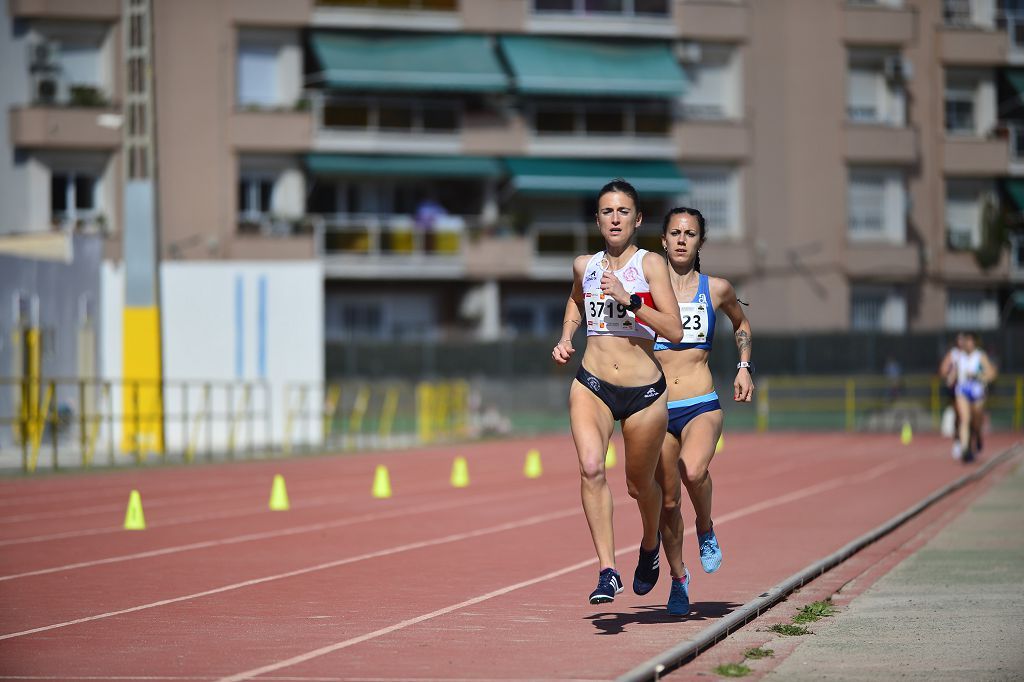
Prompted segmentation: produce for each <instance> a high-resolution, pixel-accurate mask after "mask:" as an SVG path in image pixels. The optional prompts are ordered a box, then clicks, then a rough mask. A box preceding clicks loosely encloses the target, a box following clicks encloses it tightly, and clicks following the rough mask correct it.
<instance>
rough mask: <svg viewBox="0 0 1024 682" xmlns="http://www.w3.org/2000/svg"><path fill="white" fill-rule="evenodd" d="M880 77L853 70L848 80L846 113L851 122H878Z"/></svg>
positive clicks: (868, 72) (869, 72) (865, 71)
mask: <svg viewBox="0 0 1024 682" xmlns="http://www.w3.org/2000/svg"><path fill="white" fill-rule="evenodd" d="M879 81H880V79H879V75H878V73H877V72H875V71H869V70H866V69H851V70H850V73H849V77H848V79H847V105H846V112H847V116H849V118H850V120H851V121H855V122H858V123H861V122H873V121H877V120H878V118H879V116H878V114H879V112H878V91H879V88H880V82H879Z"/></svg>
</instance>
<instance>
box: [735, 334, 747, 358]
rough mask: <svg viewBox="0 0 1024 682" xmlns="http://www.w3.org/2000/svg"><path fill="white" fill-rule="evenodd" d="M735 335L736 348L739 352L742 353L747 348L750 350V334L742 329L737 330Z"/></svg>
mask: <svg viewBox="0 0 1024 682" xmlns="http://www.w3.org/2000/svg"><path fill="white" fill-rule="evenodd" d="M735 336H736V349H737V350H738V351H739V352H741V353H742V352H743V351H745V350H750V334H748V333H747V332H745V331H744V330H742V329H741V330H739V331H738V332H736V334H735Z"/></svg>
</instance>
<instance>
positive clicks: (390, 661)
mask: <svg viewBox="0 0 1024 682" xmlns="http://www.w3.org/2000/svg"><path fill="white" fill-rule="evenodd" d="M1013 442H1015V440H1014V437H1013V436H1011V435H1008V434H1007V435H999V434H996V435H993V436H991V437H990V438H989V442H988V443H987V452H988V453H989V454H995V453H997V452H999V451H1001V450H1003V449H1005V448H1006V447H1008V446H1010V445H1011V444H1012V443H1013ZM618 446H619V452H620V453H621V452H622V450H621V442H619V443H618ZM534 447H536V448H538V449H539V450H540V452H541V455H542V460H543V466H544V473H543V476H541V477H540V478H539V479H533V480H530V479H526V478H525V477H524V476H523V463H524V458H525V454H526V451H527V450H528V449H529V448H534ZM458 455H461V456H464V457H466V459H467V461H468V464H469V475H470V485H469V486H468V487H466V488H461V489H455V488H452V487H451V486H450V484H449V474H450V471H451V465H452V461H453V459H454V457H455V456H458ZM620 458H621V455H620ZM377 464H385V465H387V467H388V469H389V471H390V474H391V484H392V488H393V492H394V495H393V497H392V498H390V499H387V500H377V499H373V498H372V496H371V495H370V490H371V484H372V480H373V472H374V468H375V467H376V465H377ZM965 470H966V467H965V466H964V465H961V464H958V463H956V462H954V461H953V460H952V459H951V458H950V456H949V442H948V441H947V440H945V439H939V438H938V437H929V436H918V437H917V438H915V440H914V442H913V444H912V445H910V446H906V447H905V446H902V445H900V443H899V439H898V437H895V436H892V435H844V434H793V433H785V434H783V433H773V434H767V435H756V434H727V436H726V440H725V447H724V449H723V451H722V453H721V454H719V456H718V457H716V459H715V462H714V463H713V465H712V473H713V475H714V480H715V526H716V530H717V532H718V536H719V539H720V541H721V543H722V548H723V552H724V556H725V560H724V563H723V565H722V568H721V570H719V572H718V573H716V574H714V575H713V576H708V575H706V574H704V573H703V572H702V571H701V569H700V564H699V560H698V558H697V554H696V549H695V544H694V542H693V539H692V538H693V536H692V511H691V512H690V513H687V514H685V516H684V518H685V519H686V522H687V524H688V525H687V529H688V532H689V535H688V536H687V542H686V546H685V550H684V551H685V559H686V561H687V564H688V566H690V571H691V574H692V576H693V578H692V583H691V601H692V602H693V612H691V614H690V616H689V617H687V618H684V619H678V618H672V617H669V616H668V615H667V614H666V612H665V610H664V600H665V599H666V598H667V594H668V581H667V578H666V577H665V576H663V577H662V580H661V582H660V583H659V585H658V586H657V588H656V589H655V590H654V591H653V592H652V593H651V594H649V595H647V596H645V597H637V596H635V595H633V594H632V593H631V592H630V590H629V587H628V585H629V584H630V583H631V576H632V570H633V567H634V562H635V555H636V549H637V541H638V539H639V534H640V532H639V528H640V522H639V517H638V513H637V511H636V507H635V504H634V503H633V501H632V500H630V499H629V498H628V496H627V495H626V493H625V481H624V478H623V474H622V465H621V462H620V464H619V465H618V467H616V468H614V469H612V470H611V471H610V472H609V477H610V480H611V485H612V487H613V491H614V493H615V496H616V510H617V514H616V518H615V521H616V537H617V539H618V551H619V554H618V556H619V560H620V565H619V568H620V570H621V571H622V573H623V575H624V578H625V582H626V583H627V588H626V591H625V592H623V594H622V595H620V597H619V598H618V599H616V601H615V602H614V603H612V604H607V605H603V606H600V607H595V606H591V605H590V604H588V603H587V595H588V594H589V593H590V591H591V590H592V589H593V587H594V584H595V583H596V575H597V571H596V562H595V559H594V552H593V547H592V545H591V541H590V535H589V532H588V530H587V526H586V521H585V519H584V516H583V512H582V510H581V507H580V504H579V483H578V481H579V477H578V473H577V465H576V457H575V452H574V450H573V448H572V444H571V441H570V439H569V438H568V437H567V436H546V437H539V438H535V439H531V440H513V441H503V442H487V443H476V444H465V445H457V446H446V447H437V448H431V449H424V450H418V451H415V452H399V453H374V454H367V455H358V456H337V457H315V458H305V459H292V460H284V461H273V462H246V463H235V464H220V465H205V466H195V467H191V468H174V469H170V468H168V469H143V470H132V471H118V472H107V473H97V472H93V473H90V474H87V475H71V476H69V475H61V476H51V477H45V478H38V479H19V480H7V481H3V482H2V483H0V604H2V611H0V613H2V615H0V678H2V679H26V680H27V679H33V680H75V679H93V680H102V679H111V680H114V679H119V680H126V679H131V680H136V679H145V678H150V679H161V680H243V679H263V680H271V679H277V680H283V679H287V680H295V681H299V682H301V681H303V680H308V681H309V682H312V681H313V680H354V679H359V680H380V679H412V680H440V679H444V680H447V679H475V680H527V679H528V680H541V679H558V680H607V679H614V678H615V677H616V676H618V675H620V674H622V673H624V672H626V671H628V670H630V669H632V668H633V667H634V666H636V665H637V664H639V663H641V662H643V661H645V660H647V659H649V658H651V657H653V656H654V655H656V654H658V653H659V652H661V651H664V650H666V649H669V648H671V647H672V646H674V645H675V644H677V643H679V642H680V641H683V640H686V639H689V638H691V637H693V636H694V635H695V634H696V633H697V632H698V631H700V630H701V629H703V628H704V627H707V626H708V625H710V624H712V623H713V622H714V621H715V620H716V619H719V618H721V617H723V616H724V615H726V614H728V613H729V612H730V611H731V610H732V609H734V608H735V607H736V606H738V605H740V604H743V603H745V602H747V601H749V600H750V599H752V598H753V597H755V596H757V595H758V594H760V593H761V592H763V591H764V590H766V589H768V588H770V587H771V586H774V585H775V584H777V583H779V582H780V581H782V580H783V579H784V578H786V577H788V576H790V575H791V574H793V573H795V572H796V571H798V570H799V569H801V568H803V567H804V566H807V565H808V564H810V563H812V562H814V561H816V560H817V559H819V558H821V557H823V556H825V555H827V554H829V553H831V552H833V551H834V550H836V549H838V548H839V547H841V546H843V545H844V544H846V543H847V542H849V541H850V540H852V539H854V538H856V537H858V536H860V535H862V534H863V533H865V532H867V531H869V530H871V529H873V528H875V527H876V526H878V525H879V524H881V523H882V522H884V521H886V520H887V519H888V518H890V517H892V516H894V515H896V514H898V513H899V512H902V511H903V510H905V509H907V508H908V507H910V506H912V505H913V504H914V503H916V502H917V501H919V500H921V499H922V498H924V497H926V496H927V495H929V494H930V493H932V492H933V491H935V490H937V489H938V488H941V487H942V486H944V485H945V484H946V483H948V482H950V481H952V480H954V479H956V478H958V477H959V476H961V475H962V474H963V473H965ZM275 473H281V474H283V475H284V477H285V479H286V481H287V486H288V493H289V496H290V498H291V502H292V509H291V510H290V511H287V512H271V511H269V510H268V509H267V501H268V497H269V493H270V484H271V479H272V478H273V475H274V474H275ZM133 488H136V489H138V490H139V491H140V492H141V494H142V501H143V507H144V509H145V515H146V521H147V524H148V528H147V530H145V531H124V530H122V529H121V524H122V521H123V519H124V512H125V505H126V503H127V500H128V493H129V491H130V490H131V489H133Z"/></svg>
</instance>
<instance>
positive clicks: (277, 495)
mask: <svg viewBox="0 0 1024 682" xmlns="http://www.w3.org/2000/svg"><path fill="white" fill-rule="evenodd" d="M290 508H291V505H289V504H288V490H287V489H286V488H285V485H284V476H282V475H281V474H275V475H274V484H273V485H272V486H270V511H288V510H289V509H290Z"/></svg>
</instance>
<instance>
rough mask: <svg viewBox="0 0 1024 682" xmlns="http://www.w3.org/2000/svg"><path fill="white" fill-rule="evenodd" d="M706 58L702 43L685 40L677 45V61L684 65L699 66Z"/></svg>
mask: <svg viewBox="0 0 1024 682" xmlns="http://www.w3.org/2000/svg"><path fill="white" fill-rule="evenodd" d="M703 58H704V51H703V50H702V49H701V46H700V43H696V42H694V41H692V40H685V41H683V42H681V43H678V44H677V45H676V59H678V60H679V61H680V62H682V63H683V64H699V63H700V62H701V59H703Z"/></svg>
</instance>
